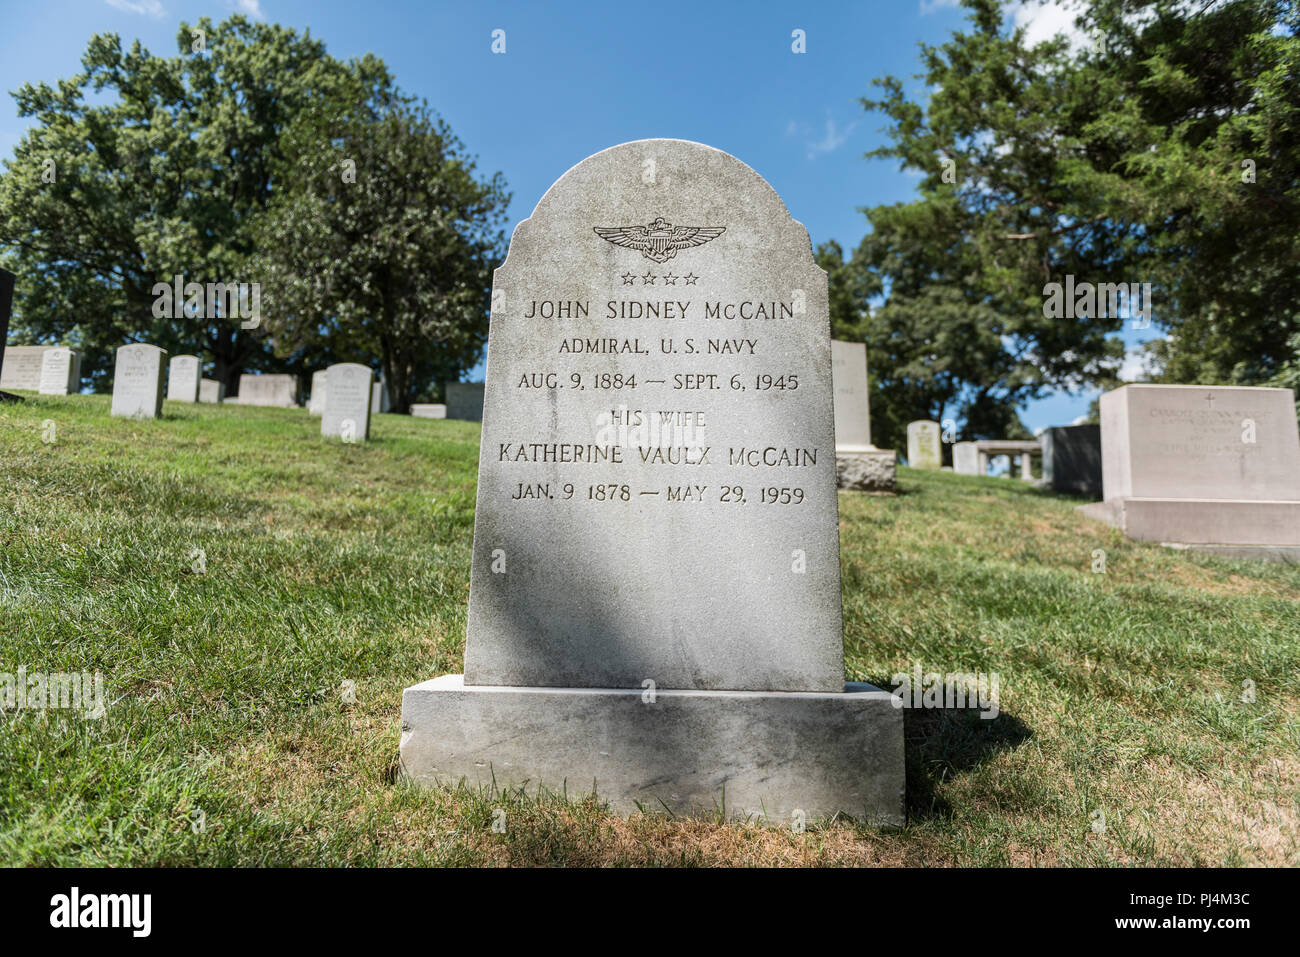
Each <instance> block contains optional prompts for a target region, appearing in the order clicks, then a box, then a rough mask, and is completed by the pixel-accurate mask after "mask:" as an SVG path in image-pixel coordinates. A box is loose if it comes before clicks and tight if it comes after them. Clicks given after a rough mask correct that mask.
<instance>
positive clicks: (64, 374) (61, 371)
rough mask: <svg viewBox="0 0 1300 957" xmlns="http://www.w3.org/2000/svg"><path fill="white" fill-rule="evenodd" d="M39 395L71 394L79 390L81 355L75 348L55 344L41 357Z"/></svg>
mask: <svg viewBox="0 0 1300 957" xmlns="http://www.w3.org/2000/svg"><path fill="white" fill-rule="evenodd" d="M39 386H40V387H39V389H38V390H37V391H39V392H40V393H41V395H72V394H74V393H76V392H80V391H81V355H80V353H78V352H77V351H76V350H75V349H68V348H66V347H64V346H56V347H55V348H52V349H46V350H45V354H44V355H43V356H42V357H41V379H40V383H39Z"/></svg>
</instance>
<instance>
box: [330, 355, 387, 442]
mask: <svg viewBox="0 0 1300 957" xmlns="http://www.w3.org/2000/svg"><path fill="white" fill-rule="evenodd" d="M325 372H326V374H327V375H328V376H329V399H328V400H327V401H326V403H325V411H324V412H323V413H322V414H321V417H320V434H321V435H323V436H326V437H334V438H340V439H342V440H343V441H344V442H364V441H366V440H367V439H368V438H370V400H371V386H372V384H373V382H374V373H373V372H371V371H370V367H369V366H363V365H359V364H358V363H355V362H341V363H339V364H338V365H332V366H330V367H329V368H328V369H326V370H325Z"/></svg>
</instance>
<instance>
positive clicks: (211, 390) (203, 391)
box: [199, 379, 226, 405]
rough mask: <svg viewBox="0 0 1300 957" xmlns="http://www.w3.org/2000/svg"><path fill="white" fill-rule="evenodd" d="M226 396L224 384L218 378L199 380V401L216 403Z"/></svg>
mask: <svg viewBox="0 0 1300 957" xmlns="http://www.w3.org/2000/svg"><path fill="white" fill-rule="evenodd" d="M225 397H226V384H225V383H224V382H221V381H220V380H218V379H200V380H199V401H200V402H207V403H210V404H212V405H216V404H217V403H219V402H221V401H222V400H223V399H225Z"/></svg>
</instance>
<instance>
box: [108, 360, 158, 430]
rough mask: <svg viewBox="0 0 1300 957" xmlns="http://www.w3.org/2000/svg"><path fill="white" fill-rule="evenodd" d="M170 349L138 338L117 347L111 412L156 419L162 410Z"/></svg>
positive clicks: (136, 417) (129, 416) (130, 416)
mask: <svg viewBox="0 0 1300 957" xmlns="http://www.w3.org/2000/svg"><path fill="white" fill-rule="evenodd" d="M166 360H167V351H166V350H165V349H159V348H158V347H157V346H151V345H149V344H148V343H144V342H138V343H135V344H134V345H129V346H122V347H121V348H119V349H118V350H117V361H116V364H115V365H114V369H113V405H112V410H111V414H112V415H120V416H126V417H127V418H132V419H156V418H157V417H158V413H159V412H160V411H162V398H163V373H164V371H165V369H164V366H163V363H164V362H165V361H166Z"/></svg>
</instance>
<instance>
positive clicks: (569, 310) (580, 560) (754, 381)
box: [448, 140, 844, 691]
mask: <svg viewBox="0 0 1300 957" xmlns="http://www.w3.org/2000/svg"><path fill="white" fill-rule="evenodd" d="M648 157H653V158H654V161H655V164H656V168H657V169H658V170H659V171H660V172H661V173H662V176H661V177H660V178H659V181H658V183H657V184H650V185H647V184H644V183H642V182H641V173H640V170H641V166H642V163H643V162H644V161H646V159H647V158H648ZM660 216H663V217H665V218H666V217H669V216H671V217H672V220H671V221H672V222H674V223H680V224H683V225H685V226H687V227H690V228H692V229H696V228H698V229H705V230H709V231H710V233H711V234H712V235H713V238H712V239H710V240H709V241H707V242H703V244H701V245H696V246H686V247H683V248H681V249H678V250H675V251H674V255H673V256H672V257H669V258H667V259H666V260H665V261H664V262H662V263H659V262H656V261H654V260H653V259H652V258H650V256H648V255H647V254H646V253H645V252H643V251H642V250H640V249H636V248H627V247H625V246H620V245H618V244H617V243H616V242H613V241H607V240H606V239H605V238H602V236H601V235H600V234H599V233H598V232H597V230H599V229H609V228H620V227H628V228H629V229H631V230H632V235H633V236H634V237H635V236H639V235H640V234H639V233H638V232H637V230H638V229H643V228H645V227H644V225H643V224H645V223H650V224H652V225H653V223H654V221H655V220H656V219H657V217H660ZM656 228H658V227H656ZM619 235H620V236H621V235H623V234H621V233H620V234H619ZM695 235H696V238H698V236H699V234H698V233H697V234H695ZM647 242H649V240H647ZM656 248H657V247H654V246H648V247H647V251H648V252H654V251H655V249H656ZM665 276H671V277H672V278H673V280H674V282H673V283H672V284H670V285H668V286H667V287H666V288H665V287H664V277H665ZM628 277H632V278H634V279H635V280H636V282H635V284H630V283H628V281H627V279H628ZM688 278H689V285H688V284H687V279H688ZM652 279H653V280H654V281H653V282H650V280H652ZM826 295H827V292H826V277H825V274H824V273H823V272H822V271H821V270H820V269H819V268H818V267H817V265H816V263H815V262H814V261H813V259H812V255H811V247H810V244H809V241H808V234H807V231H806V230H805V229H804V228H803V226H802V225H800V224H799V223H797V222H795V221H794V220H793V219H791V217H790V214H789V212H788V211H787V210H786V208H785V206H784V204H783V203H782V202H781V200H780V198H779V197H778V196H777V195H776V193H775V192H773V191H772V189H771V187H769V186H768V185H767V184H766V183H765V182H763V180H762V179H761V178H760V177H759V176H758V175H757V174H756V173H755V172H754V171H753V170H751V169H750V168H749V167H747V166H745V165H744V164H743V163H740V162H739V161H737V160H736V159H734V158H733V157H730V156H728V155H727V154H725V153H721V152H719V151H717V150H713V149H711V148H709V147H705V146H700V145H698V144H692V143H685V142H681V141H675V140H658V141H651V142H646V143H638V144H627V145H625V146H621V147H616V148H614V149H612V150H607V151H606V152H604V153H598V154H596V155H595V156H593V157H590V158H589V159H587V160H586V161H585V162H583V163H581V164H580V165H579V166H577V167H575V168H574V169H572V170H570V171H569V173H567V174H566V175H565V176H564V177H563V178H562V179H561V180H560V181H559V182H558V183H557V184H556V185H555V186H553V187H552V188H551V190H550V191H549V192H548V193H547V194H546V196H545V197H544V198H543V199H542V201H541V202H540V203H539V204H538V207H537V209H536V210H535V211H534V213H533V216H532V217H531V218H530V219H528V220H525V221H524V222H523V223H521V224H520V225H519V226H518V228H517V229H516V230H515V234H514V237H513V239H512V241H511V245H510V252H509V255H508V257H507V259H506V261H505V263H504V264H503V265H502V266H501V267H500V268H499V269H498V270H497V272H496V277H495V281H494V285H493V296H494V302H495V303H496V304H497V310H496V311H495V312H494V313H493V316H492V326H491V332H490V337H491V338H490V341H491V343H492V346H491V352H490V356H489V361H488V369H487V382H488V389H487V394H486V403H485V406H484V430H483V439H482V446H481V448H482V452H481V457H480V460H479V483H478V508H477V512H476V522H475V535H474V541H475V545H474V564H473V568H472V579H471V582H472V584H471V596H470V607H469V623H468V631H467V650H466V657H465V678H466V681H467V682H468V683H470V684H509V685H547V686H559V687H570V686H571V687H639V686H640V684H641V682H642V681H645V680H653V681H654V682H656V683H657V685H658V686H659V687H661V688H712V689H730V690H735V689H761V690H771V691H839V690H840V689H841V687H842V685H843V683H844V673H843V646H842V639H841V633H840V589H839V547H838V525H837V519H836V515H837V511H836V507H837V502H836V496H835V458H834V431H833V430H834V419H833V409H832V398H831V379H830V341H829V338H828V335H827V330H828V319H827V312H826V310H827V305H826ZM647 302H649V303H651V304H652V306H653V309H648V308H647V306H646V303H647ZM710 310H712V311H713V313H714V314H713V315H711V314H710ZM656 311H657V312H658V318H655V317H654V315H653V313H654V312H656ZM611 312H613V313H614V317H613V318H611V317H610V313H611ZM647 312H651V313H652V314H651V315H650V316H648V317H647V315H646V313H647ZM760 313H761V316H763V317H766V318H761V317H760ZM548 315H549V316H550V317H549V318H548ZM629 316H630V317H629ZM638 316H639V318H635V317H638ZM746 317H748V318H746ZM711 343H712V345H711ZM589 344H591V345H593V346H595V347H596V348H597V351H595V352H592V351H591V350H589V349H588V348H587V347H588V345H589ZM611 348H612V349H616V350H617V351H613V352H611V351H605V350H607V349H611ZM575 349H581V350H582V351H581V352H578V353H576V354H575V351H574V350H575ZM546 370H554V372H555V376H554V377H553V378H550V379H548V378H546V377H542V378H534V375H535V374H539V373H543V372H545V371H546ZM575 375H576V376H578V377H579V378H578V379H576V380H575V379H574V378H573V376H575ZM602 377H604V378H602ZM615 377H617V378H615ZM633 383H634V384H633ZM619 385H621V386H622V387H621V388H619V387H618V386H619ZM454 395H455V392H454V391H453V390H452V387H451V386H450V385H449V386H448V399H449V402H448V416H449V417H450V416H451V415H452V410H451V401H450V400H451V399H452V397H453V396H454ZM665 415H666V416H667V417H668V418H669V420H670V421H669V423H668V424H669V425H673V427H672V428H661V425H663V424H664V423H663V422H662V419H663V418H664V416H665ZM552 452H553V454H552ZM594 459H599V460H600V461H598V462H593V460H594ZM736 489H741V490H743V491H740V492H737V491H736ZM772 490H775V491H772ZM769 499H772V500H769ZM497 551H501V552H502V553H503V558H501V561H504V566H505V568H506V571H505V572H504V573H500V572H494V571H493V564H494V561H497V559H494V553H495V552H497ZM800 556H803V557H802V558H800ZM796 569H802V571H797V570H796Z"/></svg>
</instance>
